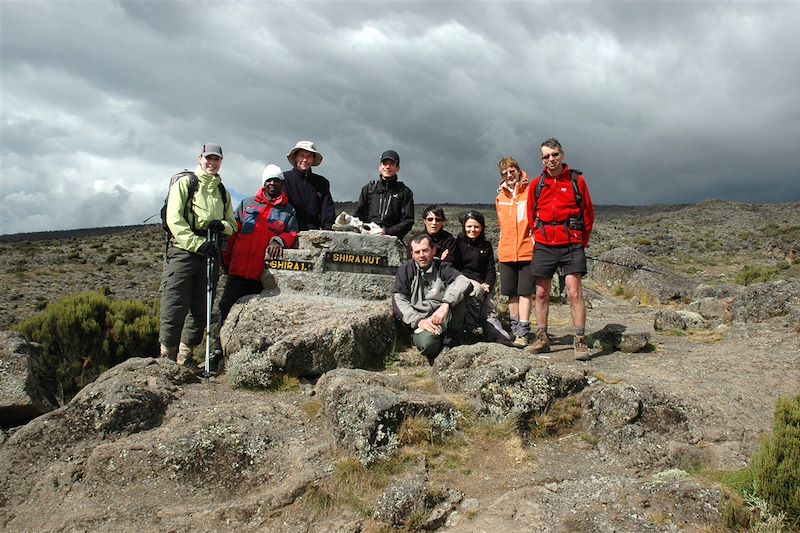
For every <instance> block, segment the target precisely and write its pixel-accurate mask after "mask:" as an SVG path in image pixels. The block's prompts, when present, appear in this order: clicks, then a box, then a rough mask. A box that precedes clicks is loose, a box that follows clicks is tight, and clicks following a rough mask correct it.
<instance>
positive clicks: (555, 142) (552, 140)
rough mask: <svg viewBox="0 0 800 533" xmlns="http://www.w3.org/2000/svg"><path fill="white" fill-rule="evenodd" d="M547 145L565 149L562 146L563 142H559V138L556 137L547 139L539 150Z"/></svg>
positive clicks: (561, 150) (559, 149) (560, 149)
mask: <svg viewBox="0 0 800 533" xmlns="http://www.w3.org/2000/svg"><path fill="white" fill-rule="evenodd" d="M545 146H547V147H548V148H552V149H553V150H558V151H559V152H563V151H564V149H563V148H561V143H560V142H558V139H556V138H555V137H550V138H549V139H546V140H545V141H544V142H543V143H542V145H541V146H539V151H541V150H542V148H543V147H545Z"/></svg>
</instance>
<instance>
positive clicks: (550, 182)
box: [526, 137, 594, 361]
mask: <svg viewBox="0 0 800 533" xmlns="http://www.w3.org/2000/svg"><path fill="white" fill-rule="evenodd" d="M540 151H541V160H542V163H543V164H544V170H543V171H542V174H541V175H540V176H539V177H538V178H536V180H535V181H534V182H533V183H532V184H531V186H530V187H529V188H528V224H529V225H530V228H531V231H532V232H533V238H534V241H535V243H536V244H535V246H534V248H533V260H532V262H531V274H532V275H533V277H534V278H535V280H536V299H535V308H536V324H537V328H536V338H535V340H534V342H533V343H531V344H530V345H529V346H528V348H526V349H527V350H529V351H532V352H535V353H541V352H547V351H550V339H549V338H548V336H547V315H548V312H549V310H550V284H551V283H552V279H553V274H554V273H555V272H556V269H558V268H561V273H562V274H563V275H564V276H565V282H566V288H567V296H568V297H569V303H570V309H571V311H572V324H573V325H574V326H575V339H574V342H573V349H574V350H575V359H577V360H579V361H586V360H588V359H589V347H588V346H587V344H586V304H585V302H584V301H583V289H582V286H581V278H582V276H583V275H584V274H586V254H585V252H584V248H586V247H587V246H588V243H589V235H590V234H591V233H592V225H593V224H594V207H593V206H592V199H591V198H590V197H589V189H588V188H587V187H586V181H585V180H584V179H583V175H582V174H581V173H580V172H579V171H577V170H571V169H570V168H569V167H567V165H566V164H564V149H563V148H562V147H561V144H560V143H559V142H558V140H557V139H555V138H552V137H551V138H549V139H547V140H546V141H544V142H543V143H542V145H541V147H540Z"/></svg>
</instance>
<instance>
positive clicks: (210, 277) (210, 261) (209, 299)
mask: <svg viewBox="0 0 800 533" xmlns="http://www.w3.org/2000/svg"><path fill="white" fill-rule="evenodd" d="M206 238H207V239H208V242H210V243H216V242H217V240H218V239H219V235H218V234H217V233H216V232H213V231H211V230H210V229H209V230H208V231H207V235H206ZM215 259H216V254H215V255H214V256H212V257H208V258H207V259H206V288H207V294H206V360H205V370H204V371H203V379H206V380H207V379H208V377H209V376H210V375H211V306H212V304H213V303H214V260H215Z"/></svg>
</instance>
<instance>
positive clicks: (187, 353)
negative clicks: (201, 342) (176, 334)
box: [176, 342, 194, 366]
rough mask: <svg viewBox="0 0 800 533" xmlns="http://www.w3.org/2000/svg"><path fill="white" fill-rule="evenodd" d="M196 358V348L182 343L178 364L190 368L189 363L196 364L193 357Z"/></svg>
mask: <svg viewBox="0 0 800 533" xmlns="http://www.w3.org/2000/svg"><path fill="white" fill-rule="evenodd" d="M193 356H194V346H189V345H188V344H184V343H183V342H181V345H180V346H179V347H178V357H177V360H176V362H177V363H178V364H179V365H181V366H189V365H188V363H194V361H192V357H193Z"/></svg>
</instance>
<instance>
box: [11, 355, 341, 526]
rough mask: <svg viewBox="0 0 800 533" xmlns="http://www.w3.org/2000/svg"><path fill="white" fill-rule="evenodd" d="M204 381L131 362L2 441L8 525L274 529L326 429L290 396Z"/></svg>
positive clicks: (321, 449) (310, 469)
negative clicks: (274, 519)
mask: <svg viewBox="0 0 800 533" xmlns="http://www.w3.org/2000/svg"><path fill="white" fill-rule="evenodd" d="M197 382H198V379H197V378H196V377H195V376H194V375H193V374H192V373H191V372H189V371H188V370H187V369H185V368H183V367H180V366H178V365H176V364H175V363H173V362H171V361H169V360H167V359H129V360H128V361H126V362H124V363H122V364H120V365H118V366H116V367H114V368H112V369H111V370H109V371H108V372H106V373H104V374H103V375H101V376H100V378H98V380H97V381H96V382H95V383H93V384H91V385H89V386H87V387H86V388H84V389H83V390H82V391H81V392H80V393H79V394H78V395H77V396H75V398H73V400H71V401H70V402H69V403H68V404H67V405H65V406H64V407H62V408H60V409H57V410H55V411H52V412H50V413H47V414H45V415H43V416H40V417H39V418H37V419H35V420H33V421H32V422H30V423H28V424H27V425H25V426H23V427H21V428H19V429H18V430H17V431H16V432H15V433H13V434H12V435H11V436H10V437H9V438H8V440H7V441H6V442H5V443H4V444H3V445H2V446H0V471H2V472H3V474H0V501H1V502H2V505H0V529H3V530H7V531H88V530H103V531H134V530H136V531H190V530H195V529H197V528H198V527H200V528H202V529H205V530H209V531H229V530H236V531H250V530H273V529H275V528H274V527H271V526H269V525H265V522H266V521H268V520H269V519H270V516H272V515H273V514H275V513H276V511H279V510H280V509H282V508H284V507H286V506H288V505H290V504H291V503H292V502H293V501H294V500H295V499H297V498H298V497H299V496H300V495H302V494H303V493H304V492H305V491H306V490H308V489H309V487H310V486H311V485H312V484H313V483H315V482H317V481H318V480H319V479H320V477H322V476H324V475H325V471H326V470H325V465H328V464H330V461H331V459H330V457H329V456H328V455H326V454H327V453H328V451H329V450H330V442H329V441H328V440H327V436H326V435H325V434H324V432H321V431H318V430H315V429H314V428H313V427H311V426H310V425H309V424H308V415H307V414H305V413H304V412H303V411H302V410H301V409H299V408H298V407H297V405H294V404H293V403H292V400H291V399H282V398H281V397H280V395H276V396H277V397H275V398H271V399H270V401H265V399H264V396H263V394H252V393H244V392H239V391H231V390H230V389H228V388H227V387H226V386H225V385H224V383H223V382H220V381H217V380H215V379H214V378H212V379H211V380H209V381H207V382H206V383H197ZM109 509H114V512H112V513H110V512H109Z"/></svg>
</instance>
